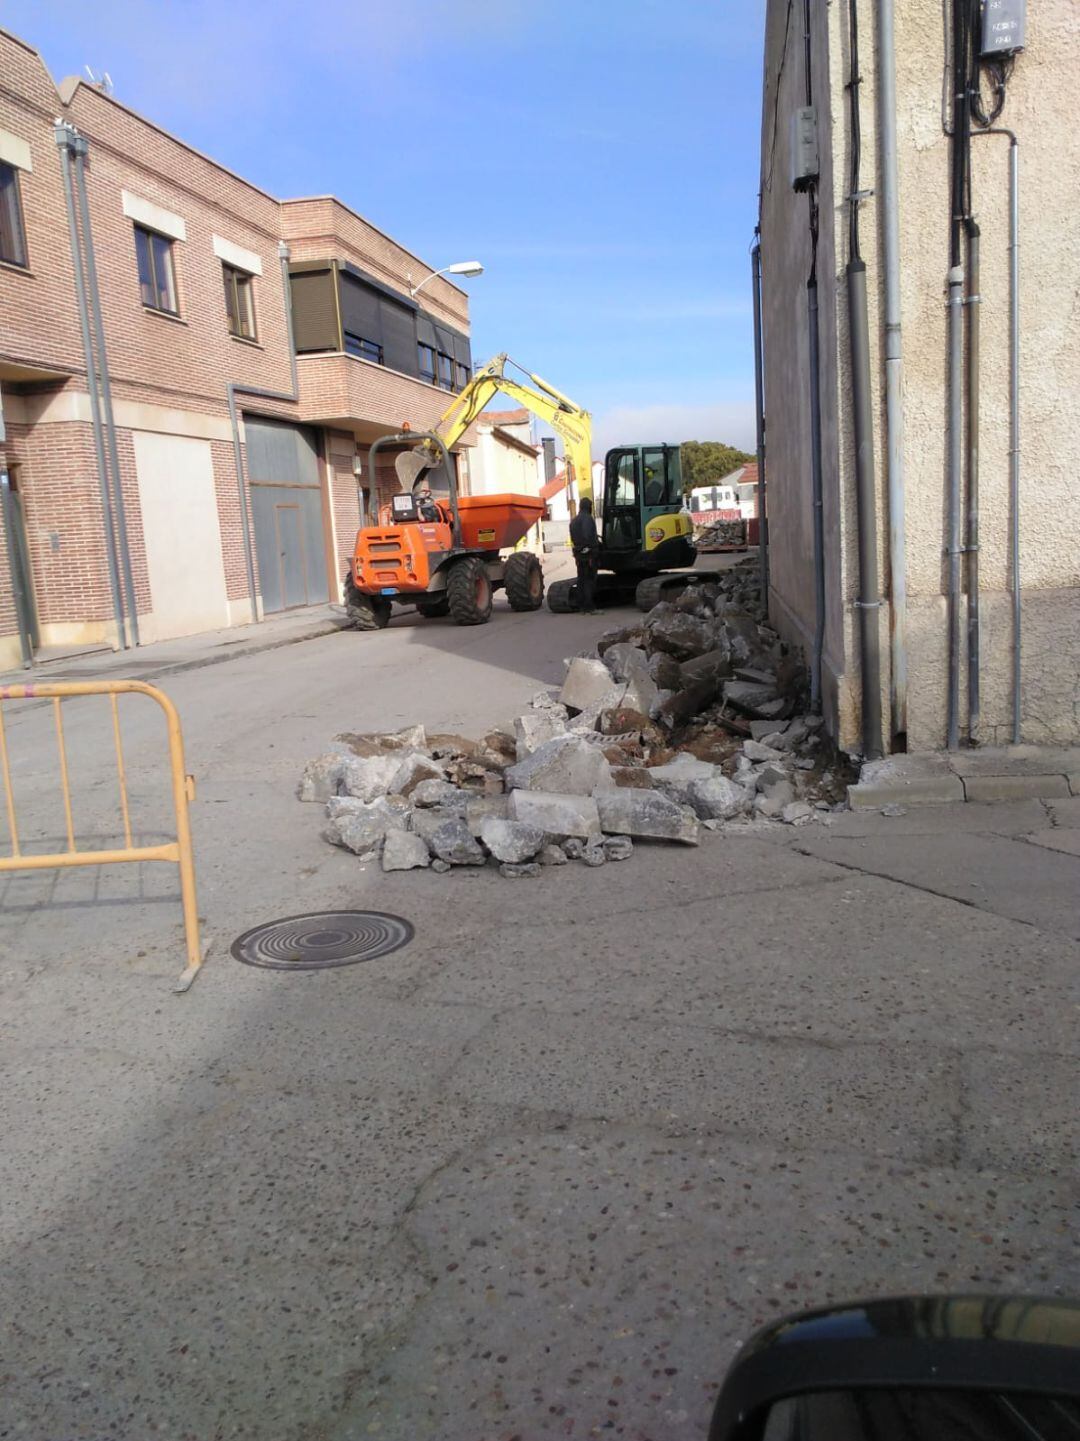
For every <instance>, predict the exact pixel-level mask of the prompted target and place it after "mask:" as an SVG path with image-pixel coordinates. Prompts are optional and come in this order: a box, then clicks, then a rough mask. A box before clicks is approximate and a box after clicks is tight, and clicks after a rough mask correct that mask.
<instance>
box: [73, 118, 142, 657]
mask: <svg viewBox="0 0 1080 1441" xmlns="http://www.w3.org/2000/svg"><path fill="white" fill-rule="evenodd" d="M88 149H89V146H88V145H87V142H86V139H85V137H84V136H82V135H76V136H75V137H74V143H73V145H72V150H73V151H74V155H75V189H76V191H77V193H78V197H79V214H80V216H81V218H82V234H83V246H84V248H85V252H86V290H87V298H88V299H89V301H90V314H91V318H92V319H93V322H94V336H95V338H96V341H97V358H98V374H99V377H100V380H101V399H102V409H103V412H104V420H105V438H106V440H107V441H108V446H109V461H110V464H111V466H112V489H113V503H114V505H115V506H116V529H117V536H118V539H119V541H120V563H121V566H122V567H123V572H124V588H125V590H126V591H127V602H128V611H129V615H128V620H129V623H130V627H131V641H132V644H133V645H138V644H139V603H138V599H137V597H136V595H135V577H134V575H133V574H132V570H131V547H130V545H129V544H128V533H127V517H126V515H125V512H124V486H123V480H122V478H121V475H120V454H119V451H118V450H117V446H116V421H115V420H114V418H113V408H112V386H111V383H110V381H109V362H108V359H107V357H106V354H105V326H104V324H103V322H102V319H101V292H100V291H99V290H98V280H97V264H96V262H95V260H94V235H93V231H92V230H91V228H90V204H89V201H88V199H87V195H86V152H87V150H88Z"/></svg>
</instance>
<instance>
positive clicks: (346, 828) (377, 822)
mask: <svg viewBox="0 0 1080 1441" xmlns="http://www.w3.org/2000/svg"><path fill="white" fill-rule="evenodd" d="M406 825H407V818H406V816H405V815H404V814H403V813H402V812H401V811H400V810H398V809H397V808H396V807H394V806H391V805H390V804H389V803H388V802H387V801H386V799H385V797H381V796H380V797H379V799H377V800H375V801H371V802H369V803H367V804H364V805H363V806H362V807H360V808H358V809H355V810H349V811H345V812H344V813H343V814H340V815H337V816H335V818H334V819H333V820H331V821H330V823H329V824H328V825H327V827H326V830H325V831H324V832H323V835H324V836H325V837H326V839H327V840H328V841H329V842H330V844H331V845H335V846H342V847H343V848H344V849H345V850H347V851H352V853H353V854H354V855H357V856H366V855H370V854H372V853H373V852H376V851H378V850H379V849H380V847H381V846H382V843H383V840H384V839H385V837H386V834H387V832H388V831H390V830H400V831H404V830H405V828H406Z"/></svg>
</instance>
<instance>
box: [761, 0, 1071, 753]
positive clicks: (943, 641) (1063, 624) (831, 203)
mask: <svg viewBox="0 0 1080 1441" xmlns="http://www.w3.org/2000/svg"><path fill="white" fill-rule="evenodd" d="M953 3H954V0H904V3H902V4H896V5H895V32H894V33H895V110H894V113H895V117H896V157H897V165H896V189H895V194H896V200H897V207H898V219H899V228H898V239H899V246H898V268H899V316H898V319H899V322H900V328H899V331H898V332H896V334H897V335H898V338H899V341H900V345H901V347H902V384H901V385H900V388H899V396H900V401H901V406H902V429H901V428H900V427H899V426H897V424H896V423H895V422H896V421H897V419H898V418H899V416H898V415H897V414H895V413H894V415H893V417H892V418H893V420H894V425H893V430H892V439H893V440H894V443H895V445H896V447H897V458H896V460H894V474H893V477H892V478H893V480H894V481H896V480H899V479H900V477H901V473H902V488H900V487H894V489H895V490H896V491H897V493H896V494H894V497H893V503H892V506H891V507H890V498H889V481H890V476H889V469H888V465H887V457H888V449H889V441H890V431H889V427H888V426H887V423H886V421H887V414H886V394H885V391H886V379H885V377H886V365H885V339H886V337H885V319H886V317H885V314H884V305H885V260H886V251H885V202H884V198H883V192H887V189H888V186H887V181H888V175H887V173H886V172H885V170H884V169H883V156H882V135H883V127H882V123H881V122H882V111H881V109H880V106H881V101H882V82H883V78H887V76H886V73H885V71H883V68H882V51H881V39H882V32H881V25H882V19H881V17H882V13H883V12H885V13H887V11H888V10H890V9H892V8H893V6H891V5H889V6H886V5H880V4H873V5H871V4H868V3H867V0H862V3H860V4H859V7H858V15H857V20H858V25H859V35H858V38H859V50H860V54H859V60H860V67H859V68H860V74H861V84H860V85H859V87H858V95H859V109H860V120H861V137H862V138H861V147H860V159H861V167H860V177H859V189H860V191H864V192H869V194H865V195H864V196H863V198H862V199H861V201H860V202H859V218H860V229H861V242H862V256H863V258H864V260H865V262H866V267H867V290H868V296H869V306H868V311H869V361H870V363H869V376H870V402H871V404H870V412H869V413H870V418H871V421H872V425H873V444H872V455H873V462H874V487H873V493H874V495H875V498H876V552H877V558H878V569H879V575H880V584H879V594H880V596H881V598H882V601H883V604H882V605H881V607H880V609H878V610H876V612H870V613H872V614H874V615H875V616H876V619H877V621H878V634H879V640H880V654H881V688H880V689H881V706H882V716H883V741H884V749H885V751H886V752H888V751H889V750H890V749H893V750H896V749H903V748H904V746H905V744H906V747H907V749H909V750H932V749H936V748H939V747H942V746H943V745H945V743H946V739H947V695H948V672H949V653H950V647H949V605H948V597H947V591H948V568H949V563H948V556H947V554H946V552H947V550H948V548H949V537H950V531H949V523H948V522H949V503H948V487H949V475H950V469H949V450H950V446H949V441H950V426H949V423H948V421H949V415H950V411H949V408H948V389H947V387H948V374H949V368H948V352H947V342H948V322H947V305H946V301H947V298H948V297H947V276H948V273H949V270H950V163H951V141H950V137H949V135H947V134H946V133H945V128H944V124H943V120H947V119H950V117H949V116H947V115H943V103H944V100H943V97H946V96H947V95H948V94H949V93H950V90H951V88H952V87H951V85H950V83H949V81H950V79H951V77H950V76H949V75H948V73H947V65H948V63H949V36H950V33H951V31H950V26H951V24H952V17H953ZM851 4H852V0H832V3H826V0H806V3H805V4H804V3H803V0H769V3H768V6H767V19H766V43H765V75H764V98H763V111H762V157H761V221H760V232H761V263H762V292H761V294H762V339H763V351H764V412H765V417H766V437H767V440H766V456H767V477H768V496H769V500H768V515H769V534H770V543H771V556H770V562H771V563H770V571H771V589H770V610H771V614H772V616H773V619H774V622H775V623H776V624H777V625H778V626H779V628H780V630H781V631H782V632H783V633H784V634H785V635H786V636H787V637H788V638H789V639H791V640H793V641H795V642H797V643H798V644H799V645H801V646H802V648H803V650H804V652H805V654H806V656H807V659H808V660H811V658H812V655H813V649H814V632H815V621H816V617H817V614H818V607H817V603H816V587H815V539H814V523H813V494H812V452H813V445H812V439H813V437H812V427H811V376H810V345H809V324H808V307H807V279H808V275H809V273H810V268H811V239H810V226H809V209H810V198H809V196H808V193H807V192H806V191H797V190H796V189H794V188H793V184H792V172H791V165H792V150H793V138H792V128H791V126H792V116H793V114H794V113H795V112H796V111H797V110H799V109H800V108H801V107H804V106H806V105H807V100H808V97H807V59H806V47H805V45H804V19H805V17H806V16H809V21H810V24H809V54H810V61H809V75H810V81H811V86H810V89H811V95H812V103H813V106H814V108H815V110H816V115H817V127H818V147H819V174H818V181H817V185H816V199H817V202H818V206H819V222H820V233H819V240H818V285H819V316H820V371H819V376H820V415H821V450H820V454H821V481H822V485H821V500H822V515H823V527H822V529H823V535H824V544H823V554H822V565H823V571H824V596H825V604H824V636H823V646H822V655H821V692H822V703H823V706H824V708H825V713H826V717H827V720H828V723H829V726H830V728H831V729H832V730H833V731H834V733H835V735H836V736H837V738H838V740H839V743H840V744H841V746H842V747H844V748H845V749H848V750H851V751H857V750H859V749H860V745H861V736H860V727H861V717H862V702H863V694H862V674H861V669H860V644H859V610H858V607H857V606H856V604H855V601H856V600H857V598H858V594H859V563H858V548H857V541H858V524H857V508H856V488H855V440H854V434H853V419H854V417H853V405H852V367H851V362H850V349H849V315H848V304H847V297H846V293H845V281H844V275H845V267H846V265H847V262H848V259H849V242H848V220H849V199H848V195H849V191H850V184H851V162H852V149H853V130H852V121H851V113H850V91H849V89H848V85H849V82H850V80H851V66H850V57H851V30H850V19H851V11H850V5H851ZM975 10H976V11H977V7H975ZM1024 42H1025V43H1024V48H1023V50H1022V51H1021V52H1020V53H1018V54H1016V55H1015V57H1013V58H1012V59H1011V60H1010V61H1009V62H1008V63H1007V64H1006V66H1005V70H1006V73H1007V86H1006V90H1005V102H1004V107H1003V109H1002V111H1001V114H1000V117H999V118H998V120H997V121H996V122H995V123H996V126H997V127H1008V128H1010V129H1011V130H1012V132H1013V133H1014V134H1015V137H1016V142H1017V149H1016V157H1017V158H1018V162H1019V163H1018V176H1019V184H1018V196H1019V286H1018V305H1019V395H1018V401H1019V425H1020V429H1019V454H1020V472H1019V474H1020V479H1019V507H1018V509H1017V510H1016V512H1015V514H1014V511H1013V507H1012V506H1011V504H1010V448H1011V444H1010V369H1009V356H1010V347H1009V335H1010V332H1009V319H1010V268H1009V267H1010V255H1009V238H1010V227H1009V166H1010V140H1009V137H1008V136H1007V135H1004V134H998V135H976V134H975V132H977V130H978V128H979V127H978V125H977V124H975V125H973V137H974V138H973V139H972V143H971V151H970V154H971V162H970V196H971V211H972V213H973V215H974V217H975V219H976V221H977V224H978V227H979V229H980V232H981V275H980V277H979V285H978V295H979V297H980V299H979V301H978V305H979V312H978V313H979V320H980V330H981V347H980V349H981V360H980V365H979V369H978V385H977V393H978V398H979V423H978V427H977V436H976V439H977V455H978V474H979V506H978V512H979V534H978V552H977V554H978V568H979V587H978V589H979V600H980V607H979V610H980V626H979V630H980V645H979V652H980V666H979V682H980V684H979V691H980V701H981V715H980V719H979V726H978V733H977V736H976V737H975V739H977V741H978V742H980V743H983V744H995V743H996V744H1002V743H1005V742H1008V741H1011V740H1012V739H1013V701H1014V685H1013V659H1014V645H1015V639H1016V637H1015V634H1014V626H1013V596H1012V587H1013V585H1014V581H1015V579H1016V577H1015V576H1014V573H1013V567H1012V563H1011V554H1012V550H1011V545H1012V536H1011V529H1010V527H1011V522H1012V521H1013V520H1014V519H1015V520H1017V521H1018V527H1019V571H1018V576H1019V589H1020V596H1021V606H1020V611H1021V645H1020V661H1021V664H1020V681H1021V684H1020V688H1019V694H1020V706H1019V720H1020V734H1021V737H1022V739H1023V740H1024V741H1027V742H1036V743H1060V742H1076V741H1078V740H1080V488H1078V486H1077V482H1076V476H1077V474H1078V472H1080V180H1078V178H1077V177H1078V175H1080V131H1078V130H1077V127H1076V126H1075V125H1074V124H1073V123H1071V114H1070V111H1071V108H1072V106H1071V92H1072V85H1071V83H1070V82H1071V78H1072V71H1073V68H1074V65H1075V57H1076V54H1077V53H1078V47H1080V6H1077V4H1076V3H1075V0H1038V3H1035V0H1033V3H1032V4H1031V5H1030V6H1029V7H1028V13H1027V16H1026V34H1025V36H1024ZM994 78H995V77H994V74H993V73H992V72H991V73H987V72H985V71H984V72H983V83H984V86H985V92H984V100H985V101H986V102H987V103H988V102H989V100H991V99H992V98H993V96H992V85H993V81H994ZM885 94H886V95H887V94H888V90H887V86H886V88H885ZM963 263H964V265H965V267H966V266H967V264H968V254H967V248H966V246H965V249H964V256H963ZM965 279H966V277H965ZM962 313H963V314H964V316H965V318H966V317H967V315H968V313H969V311H968V309H967V308H966V307H965V309H964V310H963V312H962ZM965 364H966V351H965ZM898 373H899V372H898ZM966 421H967V407H966V405H965V409H964V421H963V424H964V426H965V427H966ZM901 436H902V439H901ZM962 439H963V447H964V456H963V459H964V466H963V473H962V476H961V496H962V499H963V505H962V509H961V527H962V528H961V532H960V534H961V537H962V541H961V543H962V544H963V545H965V546H966V543H967V538H968V530H967V526H968V509H969V507H968V504H967V499H966V498H967V495H968V491H969V485H970V479H971V476H970V470H969V463H968V448H969V437H968V435H967V431H966V428H965V430H964V434H963V437H962ZM901 519H902V521H903V526H904V537H903V544H902V549H901V546H900V533H899V529H898V522H899V521H900V520H901ZM890 540H892V541H893V550H894V559H895V558H897V557H898V556H902V570H901V566H900V565H898V566H897V567H896V568H895V569H893V568H891V567H890V564H889V561H890ZM970 555H971V551H970V550H969V549H965V554H964V555H963V557H962V558H961V565H962V586H963V594H962V595H961V597H960V601H959V605H958V609H959V626H960V642H961V643H960V645H959V647H958V657H959V661H958V672H959V673H958V680H957V692H956V693H957V695H958V706H957V711H958V715H957V722H958V725H957V728H958V732H959V740H960V743H961V744H965V743H967V742H968V741H969V739H970V735H969V731H970V726H969V712H968V639H967V627H968V618H969V608H968V595H967V592H968V582H969V574H968V569H969V565H970ZM905 586H906V661H907V689H906V712H905V708H904V705H903V700H904V695H903V690H902V687H901V688H900V689H899V691H898V688H897V684H896V683H897V681H898V679H899V678H900V677H901V674H902V671H901V670H900V668H899V667H898V665H897V662H898V661H899V660H901V659H902V658H903V657H902V653H901V651H900V650H898V649H897V648H896V646H895V644H894V641H893V635H894V628H895V627H896V626H897V625H898V624H899V625H900V628H901V629H900V632H899V634H900V635H901V636H902V632H903V621H904V619H905V614H904V611H905V607H904V605H903V599H904V598H903V594H902V591H903V589H904V588H905Z"/></svg>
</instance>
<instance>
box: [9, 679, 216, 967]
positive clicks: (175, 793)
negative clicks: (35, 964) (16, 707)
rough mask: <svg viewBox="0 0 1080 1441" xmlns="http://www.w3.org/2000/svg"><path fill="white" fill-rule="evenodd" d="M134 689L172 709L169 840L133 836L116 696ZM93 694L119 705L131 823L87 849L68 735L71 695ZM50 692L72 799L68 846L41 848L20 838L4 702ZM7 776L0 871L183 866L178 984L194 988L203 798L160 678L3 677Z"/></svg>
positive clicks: (123, 793) (168, 713)
mask: <svg viewBox="0 0 1080 1441" xmlns="http://www.w3.org/2000/svg"><path fill="white" fill-rule="evenodd" d="M132 693H134V694H137V695H146V696H149V697H150V699H151V700H153V701H156V702H157V704H158V705H159V706H160V707H161V709H162V710H163V711H164V713H165V724H166V727H167V730H168V737H169V771H170V779H171V784H172V799H173V810H174V812H175V815H176V839H175V840H172V841H167V842H165V843H164V844H162V845H155V846H136V845H133V844H132V834H131V811H130V808H129V806H128V792H127V772H126V770H125V767H124V747H123V741H122V739H121V734H120V708H119V706H118V704H117V700H116V698H117V696H119V695H128V694H132ZM93 695H107V696H108V697H109V702H110V705H111V707H112V724H113V744H114V746H115V750H116V776H117V781H118V783H119V791H120V818H121V822H122V824H123V830H124V845H123V847H121V848H116V849H112V850H80V849H79V848H78V847H77V846H76V844H75V824H74V819H73V812H72V807H71V787H70V784H69V778H68V763H67V748H66V745H65V741H64V716H63V702H64V701H65V700H68V699H70V698H71V697H73V696H93ZM49 699H51V700H52V709H53V720H54V724H55V727H56V743H57V756H58V770H59V778H60V791H61V794H62V796H63V801H64V823H65V826H66V829H67V849H66V850H64V851H56V852H53V853H51V854H39V853H37V852H26V851H23V850H22V849H21V847H20V844H19V825H18V813H17V811H16V807H15V792H14V790H13V788H12V784H11V765H10V761H9V758H8V745H7V735H6V733H5V730H4V702H5V701H17V700H49ZM0 777H2V779H3V786H4V807H5V810H6V812H7V824H8V831H9V832H10V836H11V854H10V855H8V856H0V874H3V873H4V872H5V871H40V870H51V869H54V868H60V867H64V866H109V865H115V864H117V863H120V862H124V861H171V862H173V863H174V864H175V865H176V866H177V867H178V869H179V872H180V904H181V906H182V908H183V912H184V939H185V944H186V950H187V965H186V966H185V968H184V970H183V972H182V973H181V975H180V978H179V980H178V981H177V982H176V986H175V987H174V989H175V990H177V991H186V990H187V989H188V987H189V986H190V985H191V983H192V981H193V980H194V979H195V977H196V975H197V974H198V971H199V967H200V966H201V965H202V963H203V954H202V951H201V950H200V947H199V911H198V906H197V904H196V900H195V860H194V856H193V854H192V849H191V821H190V817H189V815H188V804H189V802H190V801H192V800H194V798H195V778H194V776H190V775H188V774H187V772H186V770H185V768H184V737H183V733H182V732H181V729H180V717H179V715H178V714H177V711H176V707H175V706H174V705H173V703H172V701H171V700H170V699H169V697H168V696H167V695H165V694H164V692H163V691H160V690H158V689H157V688H156V687H155V686H152V685H146V684H144V683H143V682H142V681H138V680H106V681H85V682H84V681H48V682H41V683H37V682H35V683H32V684H29V685H0Z"/></svg>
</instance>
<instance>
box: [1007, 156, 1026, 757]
mask: <svg viewBox="0 0 1080 1441" xmlns="http://www.w3.org/2000/svg"><path fill="white" fill-rule="evenodd" d="M1009 549H1010V551H1011V553H1012V589H1013V597H1012V599H1013V744H1014V745H1019V744H1020V730H1021V699H1022V695H1023V691H1022V688H1021V687H1022V678H1021V674H1020V626H1021V613H1020V612H1021V607H1020V146H1019V143H1018V141H1017V139H1016V136H1015V135H1010V136H1009Z"/></svg>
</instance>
